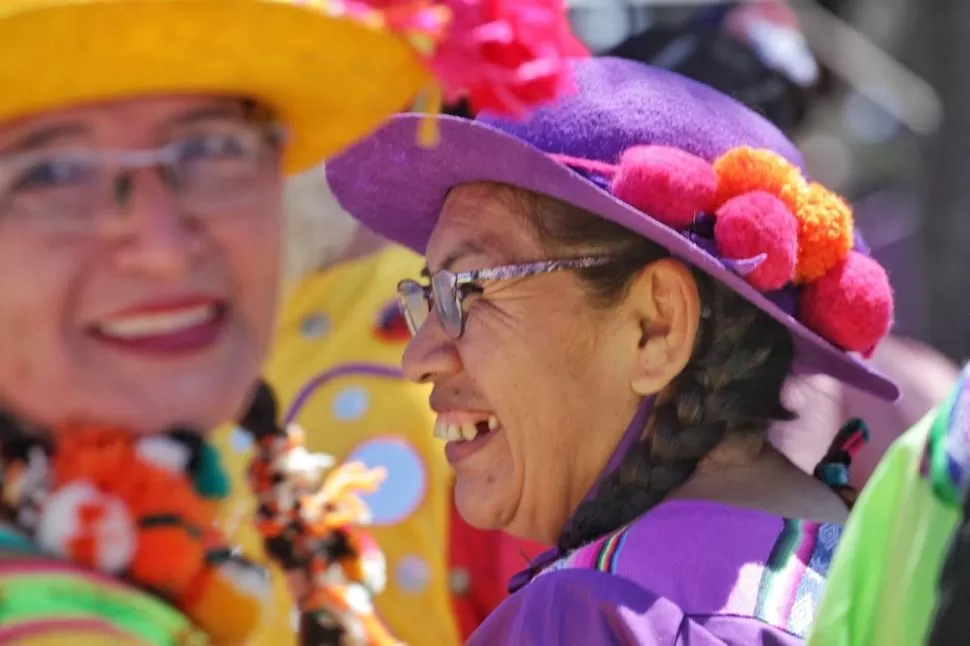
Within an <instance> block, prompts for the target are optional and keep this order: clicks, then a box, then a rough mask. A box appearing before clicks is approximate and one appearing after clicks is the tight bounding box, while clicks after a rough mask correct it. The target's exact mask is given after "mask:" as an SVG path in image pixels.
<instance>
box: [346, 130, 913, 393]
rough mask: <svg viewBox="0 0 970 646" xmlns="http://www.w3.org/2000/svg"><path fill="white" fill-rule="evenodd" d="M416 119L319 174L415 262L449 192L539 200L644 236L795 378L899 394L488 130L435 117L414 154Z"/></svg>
mask: <svg viewBox="0 0 970 646" xmlns="http://www.w3.org/2000/svg"><path fill="white" fill-rule="evenodd" d="M421 119H422V117H421V116H420V115H399V116H396V117H394V118H392V119H391V120H390V121H389V122H388V123H387V124H386V125H384V126H383V127H381V128H380V129H379V130H378V131H377V132H376V133H375V134H374V135H373V136H371V137H369V138H367V139H365V140H363V141H361V142H359V143H357V144H355V145H353V146H352V147H351V148H350V149H348V150H347V152H345V153H344V154H343V155H341V156H339V157H337V158H335V159H333V160H331V161H330V163H328V165H327V177H328V180H329V182H330V186H331V188H332V189H333V191H334V194H335V195H336V197H337V200H338V201H339V202H340V204H341V206H342V207H343V208H344V209H346V210H347V211H348V212H349V213H351V214H352V215H353V216H354V217H355V218H357V219H358V220H360V222H361V223H363V224H364V225H365V226H367V227H369V228H371V229H372V230H374V231H375V232H377V233H378V234H380V235H382V236H384V237H386V238H388V239H390V240H392V241H394V242H396V243H398V244H401V245H404V246H406V247H408V248H410V249H412V250H414V251H416V252H418V253H421V254H424V253H425V250H426V247H427V243H428V239H429V238H430V236H431V232H432V230H433V228H434V226H435V223H436V222H437V219H438V214H439V212H440V210H441V207H442V205H443V203H444V200H445V198H446V197H447V195H448V192H449V191H450V190H451V189H452V188H454V187H455V186H458V185H460V184H465V183H468V182H481V181H485V182H498V183H501V184H508V185H511V186H516V187H519V188H524V189H528V190H530V191H534V192H536V193H541V194H543V195H547V196H549V197H553V198H556V199H558V200H562V201H564V202H568V203H570V204H574V205H576V206H578V207H580V208H582V209H585V210H587V211H589V212H591V213H596V214H598V215H600V216H602V217H604V218H606V219H607V220H610V221H612V222H615V223H617V224H619V225H622V226H624V227H626V228H628V229H630V230H631V231H634V232H636V233H638V234H640V235H642V236H644V237H645V238H647V239H649V240H651V241H653V242H655V243H657V244H658V245H660V246H662V247H664V248H666V249H668V250H669V251H670V253H671V255H673V256H674V257H676V258H679V259H681V260H683V261H685V262H687V263H689V264H691V265H693V266H695V267H697V268H698V269H701V270H702V271H704V272H706V273H707V274H709V275H710V276H711V277H713V278H714V279H716V280H718V281H721V282H722V283H724V284H726V285H727V286H728V287H730V288H731V289H733V290H735V291H736V292H738V293H739V294H741V295H742V296H743V297H744V298H746V299H747V300H749V301H750V302H751V303H753V304H754V305H756V306H757V307H758V308H760V309H761V310H763V311H764V312H766V313H767V314H768V315H770V316H771V317H772V318H774V319H775V320H777V321H778V322H780V323H781V324H782V325H784V326H785V327H786V328H788V330H789V331H790V332H791V334H792V337H793V338H794V340H795V344H796V348H797V367H796V370H797V372H799V373H802V374H815V373H824V374H828V375H830V376H832V377H834V378H836V379H838V380H840V381H842V382H844V383H846V384H848V385H850V386H854V387H856V388H858V389H860V390H863V391H865V392H868V393H871V394H873V395H875V396H876V397H879V398H881V399H885V400H888V401H894V400H896V399H897V398H898V397H899V389H898V388H897V387H896V385H895V384H894V383H893V382H892V381H890V380H889V379H888V378H887V377H885V376H884V375H882V374H881V373H879V372H877V371H876V370H874V369H872V368H870V367H869V366H867V365H866V364H865V363H863V362H862V361H860V360H859V359H857V358H856V357H855V356H853V355H850V354H847V353H845V352H843V351H842V350H840V349H838V348H836V347H835V346H833V345H832V344H831V343H829V342H828V341H826V340H824V339H823V338H822V337H820V336H818V335H817V334H815V333H814V332H812V331H811V330H809V329H808V328H807V327H805V326H804V325H802V324H801V323H799V322H798V321H797V320H795V319H794V318H793V317H792V316H790V315H789V314H787V313H786V312H784V311H783V310H782V309H781V308H780V307H778V306H777V305H775V304H774V303H772V302H771V301H770V300H768V299H767V298H765V297H764V296H763V295H762V294H761V293H759V292H758V291H757V290H755V289H754V288H753V287H751V286H750V285H749V284H748V283H747V282H745V281H744V279H743V278H741V277H739V276H738V275H737V274H735V273H734V272H732V271H730V270H729V269H728V268H726V267H725V266H724V265H723V264H722V263H721V262H720V261H719V260H717V259H716V258H715V257H714V256H712V255H710V254H709V253H707V252H706V251H704V250H703V249H702V248H700V247H698V246H697V245H695V244H693V243H692V242H691V241H690V240H688V239H687V238H685V237H684V236H682V235H680V234H679V233H677V232H676V231H675V230H673V229H671V228H669V227H667V226H666V225H663V224H661V223H659V222H658V221H657V220H654V219H653V218H651V217H649V216H647V215H645V214H644V213H642V212H640V211H638V210H636V209H634V208H633V207H631V206H629V205H628V204H626V203H624V202H622V201H620V200H618V199H616V198H615V197H613V196H612V195H611V194H610V193H609V192H607V191H605V190H603V189H601V188H599V187H598V186H596V185H595V184H594V183H593V182H591V181H589V180H587V179H586V178H584V177H582V176H581V175H579V174H578V173H576V172H574V171H572V170H571V169H569V168H568V167H566V166H564V165H562V164H560V163H558V162H556V161H553V160H552V159H551V158H550V157H549V156H548V155H547V154H546V153H545V152H543V151H541V150H539V149H537V148H535V147H533V146H531V145H530V144H527V143H525V142H523V141H521V140H519V139H516V138H514V137H512V136H511V135H508V134H506V133H504V132H502V131H500V130H497V129H495V128H493V127H491V126H489V125H486V124H483V123H480V122H476V121H469V120H466V119H460V118H455V117H441V118H439V120H438V126H439V132H440V141H439V143H438V145H437V146H435V147H433V148H422V147H420V146H417V145H415V134H416V129H417V128H418V125H419V123H420V121H421Z"/></svg>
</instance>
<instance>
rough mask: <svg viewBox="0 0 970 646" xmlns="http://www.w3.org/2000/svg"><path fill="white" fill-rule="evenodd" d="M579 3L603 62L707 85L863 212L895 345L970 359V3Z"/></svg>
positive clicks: (580, 25) (582, 29) (574, 0)
mask: <svg viewBox="0 0 970 646" xmlns="http://www.w3.org/2000/svg"><path fill="white" fill-rule="evenodd" d="M567 4H568V6H569V7H570V14H571V19H572V22H573V26H574V29H575V31H576V33H577V34H578V35H579V36H580V38H581V39H582V40H583V41H584V42H585V43H586V45H587V46H588V47H589V48H590V50H591V52H592V53H593V54H608V55H618V56H623V57H627V58H634V59H639V60H642V61H645V62H649V63H652V64H654V65H659V66H662V67H668V68H671V69H674V70H677V71H679V72H681V73H684V74H685V75H687V76H691V77H694V78H700V79H703V80H704V81H705V82H707V83H709V84H711V85H714V86H715V87H718V88H719V89H721V90H722V91H726V92H728V93H730V94H732V95H734V96H735V97H736V98H738V99H739V100H741V101H743V102H745V103H748V104H749V105H754V106H756V107H757V109H759V110H761V111H762V112H763V113H765V115H766V116H767V117H768V118H770V119H771V120H772V121H774V122H775V123H776V124H778V125H779V126H780V127H782V129H784V130H786V131H787V132H789V134H791V135H792V136H793V137H794V138H795V139H796V141H797V143H798V144H799V146H800V147H801V149H802V150H803V152H804V153H805V156H806V159H807V163H808V166H809V170H810V172H811V174H812V175H813V177H814V178H815V179H818V180H820V181H822V182H823V183H825V184H826V185H828V186H830V187H831V188H833V189H836V190H838V191H839V192H840V193H841V194H842V195H844V196H846V197H847V198H848V199H850V200H851V201H852V202H854V204H855V208H856V213H857V222H858V226H859V228H860V229H861V230H862V232H863V235H864V238H865V240H866V242H867V243H868V245H869V246H870V247H872V249H873V253H874V255H875V256H876V257H877V258H879V259H880V260H881V261H882V262H883V263H884V265H886V266H887V267H888V268H889V270H890V273H891V277H892V280H893V283H894V285H895V286H896V289H897V327H896V332H897V334H901V335H903V336H905V337H908V338H912V339H917V340H920V341H924V342H926V343H928V344H929V345H931V346H933V347H935V348H936V349H938V350H940V351H941V352H943V353H944V354H946V355H948V356H949V357H950V358H951V359H953V360H954V361H958V362H962V361H964V360H966V359H968V358H970V304H968V301H967V299H966V298H965V297H964V292H965V290H966V288H965V285H966V279H967V276H968V275H970V177H968V178H964V177H963V174H964V173H965V172H967V171H968V170H970V125H968V123H967V116H968V115H970V72H968V70H967V67H966V61H970V3H968V2H966V1H965V0H933V2H925V1H921V0H789V1H787V2H786V1H780V0H750V1H747V2H737V1H734V2H712V1H710V0H567ZM463 109H464V108H463V107H462V106H456V107H455V109H454V111H455V112H458V113H462V111H463Z"/></svg>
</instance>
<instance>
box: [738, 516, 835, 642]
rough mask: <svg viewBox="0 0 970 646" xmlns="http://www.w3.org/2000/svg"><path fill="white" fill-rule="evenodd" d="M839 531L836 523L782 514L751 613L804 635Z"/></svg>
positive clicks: (793, 632) (816, 605) (765, 620)
mask: <svg viewBox="0 0 970 646" xmlns="http://www.w3.org/2000/svg"><path fill="white" fill-rule="evenodd" d="M841 534H842V528H841V527H840V526H838V525H830V524H820V523H816V522H812V521H805V520H795V519H788V518H786V519H785V520H784V527H783V529H782V531H781V533H780V534H779V536H778V540H776V541H775V545H774V547H773V548H772V550H771V554H770V556H769V557H768V562H767V563H766V564H765V566H764V570H763V572H762V575H761V582H760V584H759V586H758V596H757V601H756V602H755V609H754V613H753V614H754V616H755V617H757V618H758V619H760V620H762V621H764V622H765V623H768V624H770V625H772V626H777V627H779V628H782V629H784V630H786V631H788V632H790V633H792V634H794V635H797V636H799V637H803V636H805V634H807V632H808V629H809V628H810V627H811V625H812V622H813V621H814V619H815V614H816V610H817V608H818V605H819V602H820V601H821V597H822V591H823V588H824V583H825V576H826V574H827V573H828V567H829V564H830V563H831V561H832V555H833V553H834V552H835V547H836V545H837V544H838V542H839V538H840V537H841Z"/></svg>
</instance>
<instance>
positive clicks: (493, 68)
mask: <svg viewBox="0 0 970 646" xmlns="http://www.w3.org/2000/svg"><path fill="white" fill-rule="evenodd" d="M442 4H444V5H445V6H447V7H449V8H450V9H451V12H452V15H451V21H450V24H449V26H448V36H447V38H446V39H444V40H443V41H442V42H440V43H439V45H438V47H437V49H436V51H435V53H434V55H433V56H432V58H431V61H430V63H431V68H432V70H433V72H434V73H435V76H436V77H437V78H438V79H439V81H440V82H441V83H442V85H443V87H444V92H445V98H446V100H449V101H455V100H458V99H460V98H463V97H464V98H467V99H468V101H469V103H470V104H471V107H472V109H473V110H474V111H476V112H478V111H482V110H487V111H490V112H493V113H499V114H504V115H510V116H518V115H521V114H522V113H524V112H525V111H526V110H528V109H529V108H530V107H533V106H536V105H539V104H542V103H545V102H548V101H552V100H554V99H555V98H557V97H559V96H561V95H562V94H564V93H566V92H568V91H570V90H571V89H572V77H571V72H570V70H569V66H568V59H569V58H573V57H582V56H588V52H587V51H586V49H585V48H584V47H583V46H582V44H580V42H579V41H578V40H577V39H576V38H575V36H573V35H572V33H571V32H570V30H569V22H568V20H567V18H566V12H565V8H564V6H563V1H562V0H444V2H443V3H442Z"/></svg>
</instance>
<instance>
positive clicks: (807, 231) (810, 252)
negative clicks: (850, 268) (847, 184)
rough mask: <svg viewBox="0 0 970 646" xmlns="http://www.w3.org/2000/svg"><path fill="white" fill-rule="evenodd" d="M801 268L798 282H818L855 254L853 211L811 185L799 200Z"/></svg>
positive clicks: (798, 269) (825, 190)
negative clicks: (850, 255) (853, 246)
mask: <svg viewBox="0 0 970 646" xmlns="http://www.w3.org/2000/svg"><path fill="white" fill-rule="evenodd" d="M795 215H796V218H797V219H798V264H796V265H795V282H796V283H806V282H811V281H813V280H818V279H819V278H821V277H822V276H824V275H825V273H826V272H828V270H830V269H832V267H835V266H836V265H837V264H839V263H840V262H842V261H843V260H845V257H846V256H847V255H848V253H849V251H851V250H852V244H853V232H852V208H851V207H850V206H849V205H848V204H846V203H845V201H844V200H842V198H840V197H839V196H838V195H836V194H835V193H833V192H832V191H830V190H828V189H827V188H825V187H824V186H822V185H821V184H818V183H816V182H812V183H811V184H809V185H808V187H807V188H806V190H805V191H804V192H803V193H802V194H801V195H800V196H799V204H798V211H796V213H795Z"/></svg>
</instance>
